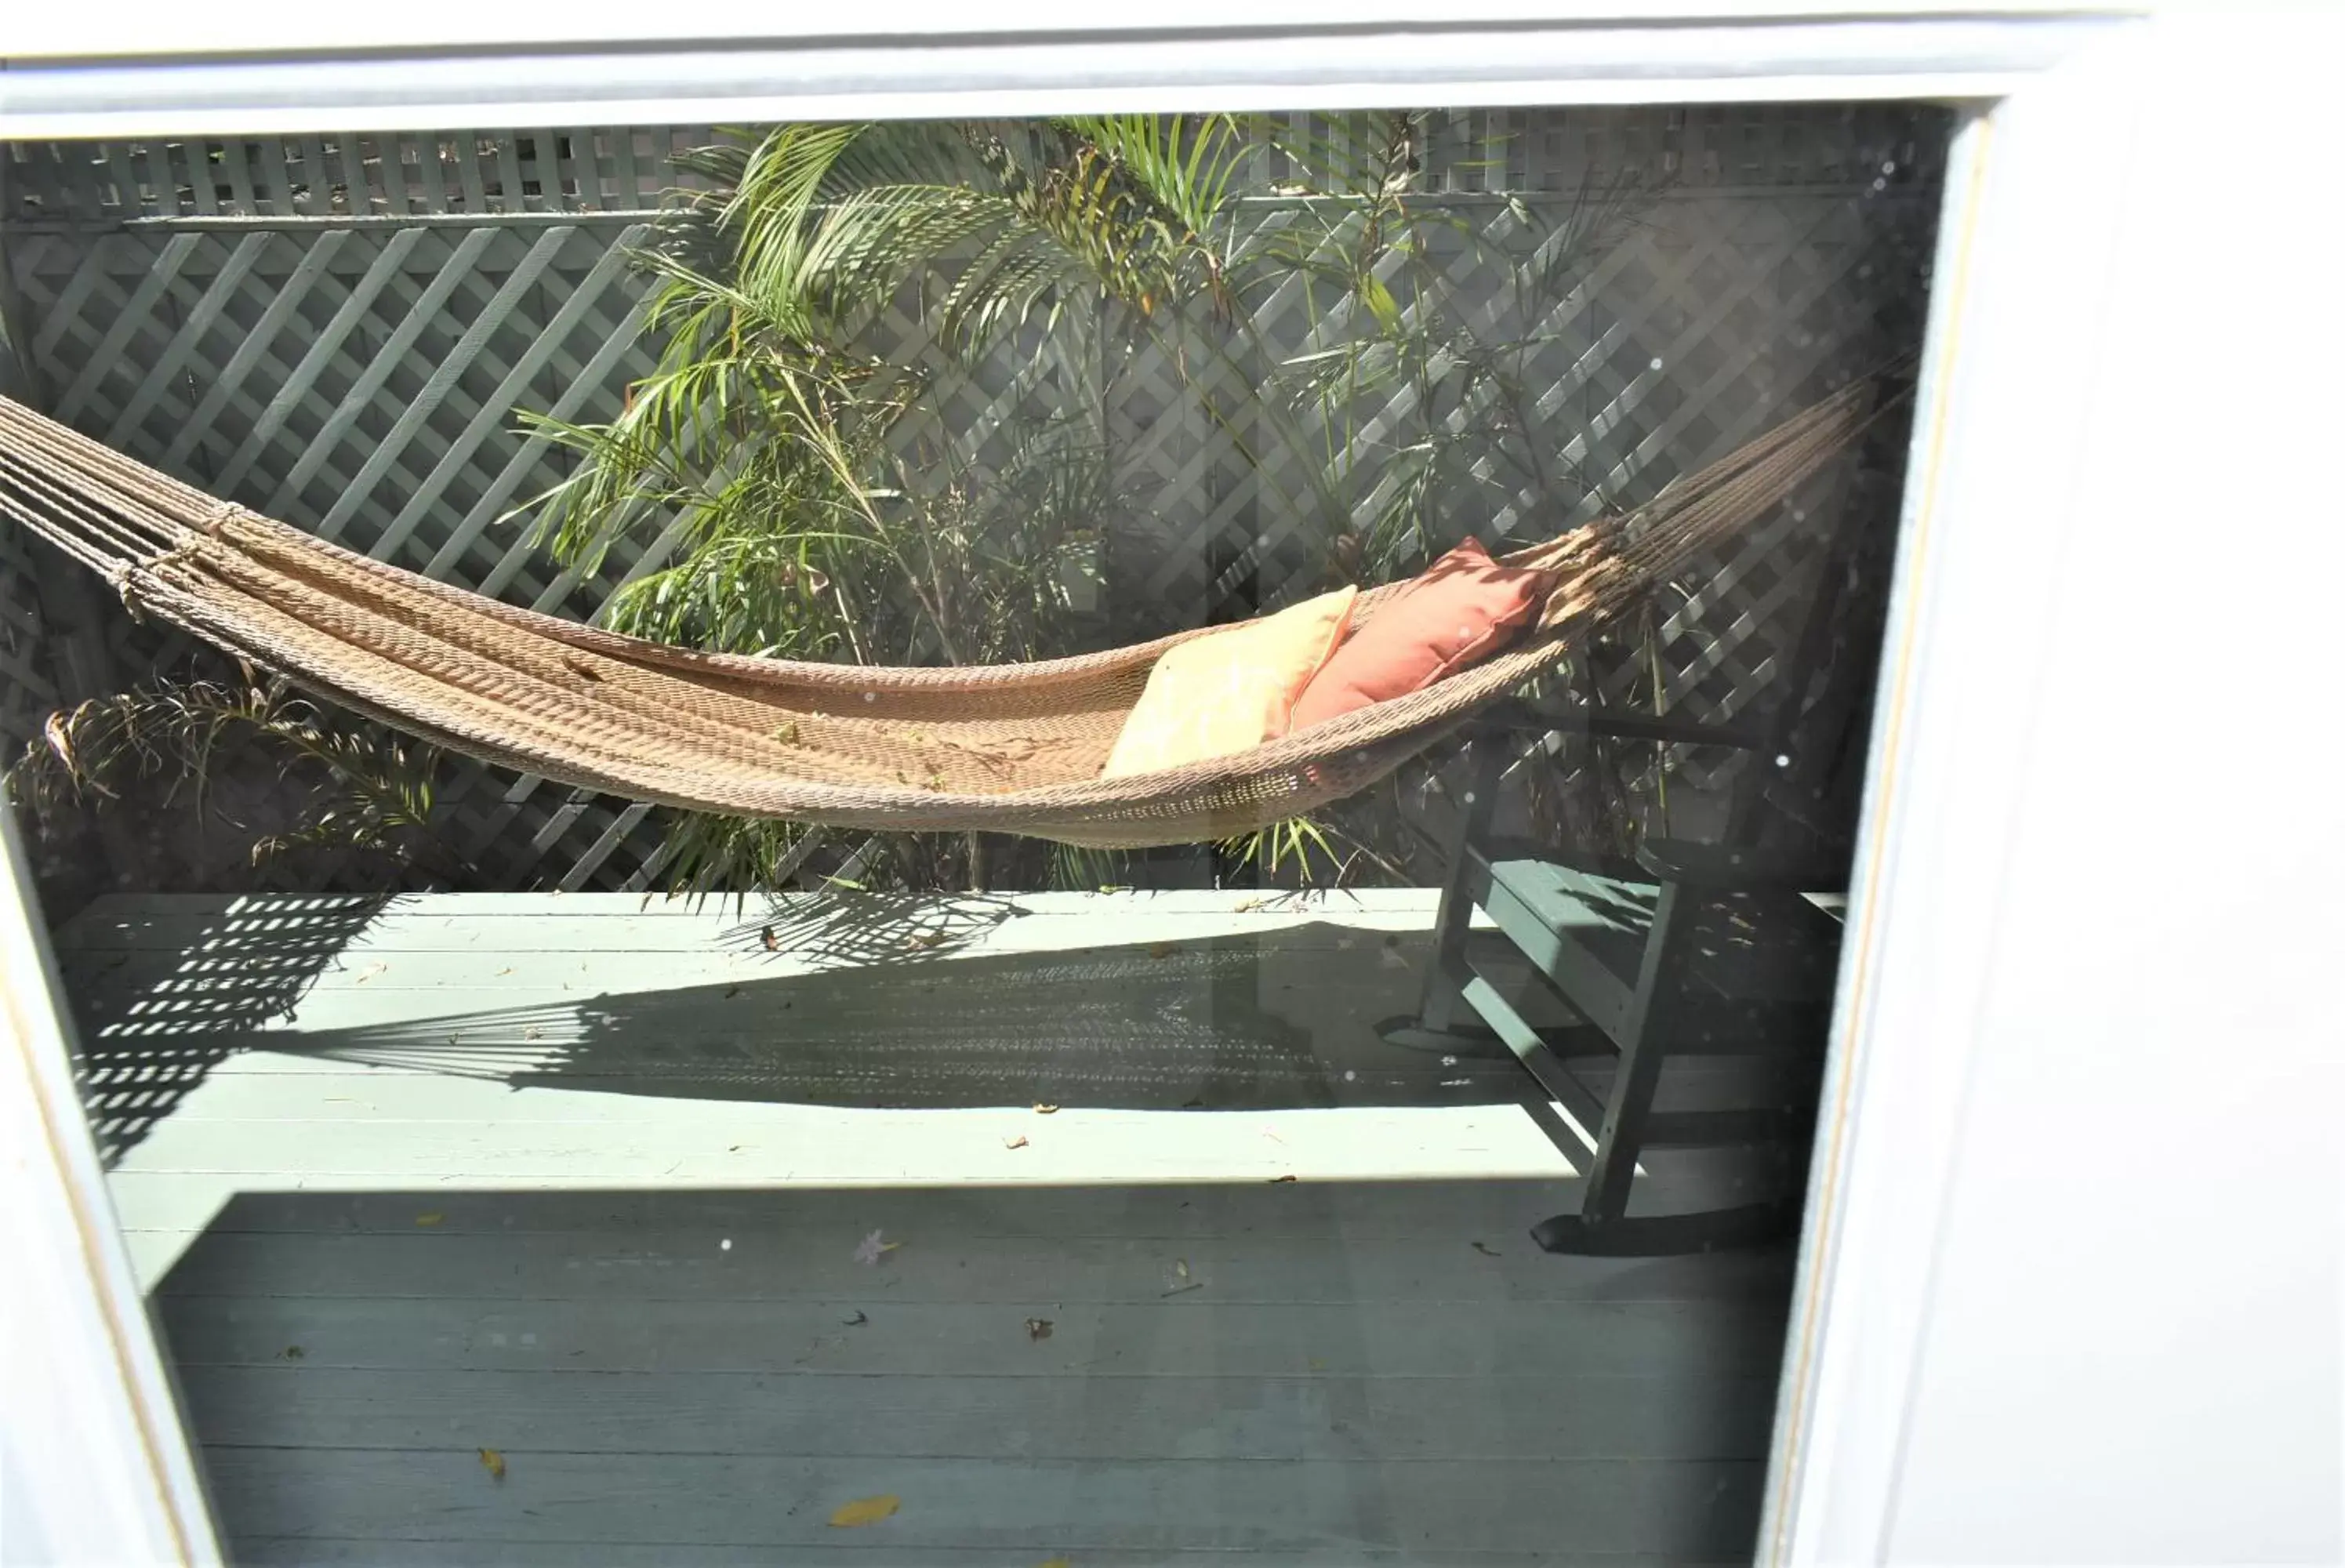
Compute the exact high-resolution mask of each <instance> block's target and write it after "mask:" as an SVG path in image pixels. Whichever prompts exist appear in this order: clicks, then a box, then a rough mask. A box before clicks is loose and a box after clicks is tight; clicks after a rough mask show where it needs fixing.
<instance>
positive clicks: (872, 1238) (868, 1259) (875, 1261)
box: [855, 1230, 903, 1269]
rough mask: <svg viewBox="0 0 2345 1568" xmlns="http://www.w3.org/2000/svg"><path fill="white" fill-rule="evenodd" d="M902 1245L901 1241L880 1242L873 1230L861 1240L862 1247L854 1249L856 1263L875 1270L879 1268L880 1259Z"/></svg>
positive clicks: (877, 1234) (876, 1232) (877, 1233)
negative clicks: (869, 1266)
mask: <svg viewBox="0 0 2345 1568" xmlns="http://www.w3.org/2000/svg"><path fill="white" fill-rule="evenodd" d="M902 1245H903V1243H902V1242H901V1241H887V1240H882V1239H880V1236H879V1232H878V1231H877V1230H874V1231H873V1232H872V1233H871V1234H870V1235H868V1236H866V1237H865V1238H864V1239H863V1242H862V1245H860V1246H858V1247H857V1248H856V1249H855V1260H856V1261H857V1262H858V1263H868V1264H870V1265H871V1266H872V1267H873V1268H875V1269H876V1268H878V1266H879V1259H882V1258H885V1257H886V1256H887V1255H888V1253H890V1252H893V1251H894V1250H895V1249H897V1248H898V1247H901V1246H902Z"/></svg>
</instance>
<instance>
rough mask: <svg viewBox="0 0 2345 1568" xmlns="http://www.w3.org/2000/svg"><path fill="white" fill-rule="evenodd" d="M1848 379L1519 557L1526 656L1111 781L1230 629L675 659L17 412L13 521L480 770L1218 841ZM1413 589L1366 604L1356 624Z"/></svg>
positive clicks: (11, 431) (1738, 502)
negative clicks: (1121, 640)
mask: <svg viewBox="0 0 2345 1568" xmlns="http://www.w3.org/2000/svg"><path fill="white" fill-rule="evenodd" d="M1878 390H1879V382H1878V381H1876V380H1872V379H1866V380H1859V381H1856V382H1853V383H1852V384H1851V385H1850V386H1848V387H1846V388H1844V389H1842V390H1841V391H1839V392H1837V393H1834V394H1833V395H1832V396H1831V397H1829V398H1827V399H1825V400H1823V401H1822V402H1820V403H1818V404H1816V405H1814V406H1813V407H1812V408H1810V409H1808V410H1804V411H1803V412H1802V413H1799V414H1797V415H1794V416H1793V417H1792V418H1791V419H1789V420H1785V421H1784V422H1783V423H1782V424H1781V425H1779V426H1777V427H1775V428H1774V429H1773V430H1769V431H1768V432H1766V433H1765V434H1764V435H1761V436H1760V437H1759V438H1758V439H1756V440H1752V441H1751V443H1750V444H1748V445H1747V446H1744V447H1742V448H1741V449H1739V450H1736V451H1734V452H1732V453H1731V454H1729V455H1728V456H1727V457H1725V458H1722V459H1721V460H1718V461H1717V462H1715V463H1712V464H1711V466H1710V467H1708V468H1706V469H1703V470H1701V471H1700V472H1699V473H1697V474H1694V475H1692V476H1690V477H1688V478H1686V479H1683V480H1680V481H1678V482H1677V483H1675V484H1672V485H1670V487H1669V488H1668V489H1666V490H1664V491H1662V492H1661V494H1660V496H1659V497H1658V498H1656V499H1655V500H1654V501H1652V502H1651V503H1650V504H1649V505H1647V506H1645V507H1643V508H1641V509H1639V511H1634V512H1631V513H1629V514H1627V515H1625V516H1620V517H1612V518H1606V519H1601V520H1599V521H1596V522H1594V523H1591V524H1589V525H1588V526H1586V527H1584V528H1580V529H1578V530H1575V531H1571V532H1569V533H1567V534H1564V535H1563V536H1561V537H1560V538H1558V539H1555V540H1552V541H1548V543H1545V544H1540V545H1535V546H1533V547H1531V548H1529V549H1528V550H1522V551H1516V552H1515V553H1513V554H1511V555H1508V556H1506V557H1504V558H1503V559H1504V560H1505V561H1507V562H1508V564H1511V565H1518V566H1538V567H1544V568H1547V569H1549V570H1551V571H1553V572H1555V573H1556V586H1555V588H1554V590H1553V592H1551V594H1550V595H1549V597H1548V601H1547V603H1546V605H1545V607H1544V609H1543V611H1542V612H1541V613H1540V614H1539V616H1538V619H1537V622H1536V623H1535V625H1534V627H1533V629H1532V630H1531V632H1529V633H1528V635H1527V636H1526V637H1525V638H1524V639H1523V640H1522V641H1521V642H1518V644H1517V645H1516V646H1515V647H1514V648H1513V649H1511V650H1510V651H1508V652H1504V653H1501V654H1500V655H1498V656H1497V657H1496V658H1494V659H1491V660H1489V661H1487V663H1481V664H1477V665H1475V666H1473V667H1471V668H1469V669H1467V670H1465V671H1462V672H1460V673H1457V674H1455V675H1452V676H1450V677H1448V678H1447V679H1446V680H1443V681H1440V682H1438V683H1436V684H1434V685H1433V686H1430V687H1428V688H1426V690H1424V691H1421V692H1416V693H1412V694H1410V695H1407V696H1404V697H1398V698H1395V699H1393V700H1392V701H1390V702H1386V703H1376V704H1374V705H1372V706H1369V707H1365V708H1361V709H1358V710H1355V711H1354V712H1352V713H1346V714H1345V715H1343V716H1342V717H1340V718H1335V719H1331V720H1329V721H1328V722H1326V723H1323V724H1317V725H1314V726H1313V727H1311V728H1310V729H1307V730H1302V731H1298V732H1296V733H1291V734H1289V735H1286V736H1285V737H1284V738H1282V739H1279V740H1276V741H1273V742H1271V743H1269V744H1264V745H1261V746H1258V747H1255V748H1254V749H1252V750H1250V751H1246V752H1242V753H1238V754H1233V755H1230V756H1223V757H1216V758H1213V759H1212V760H1210V761H1206V762H1201V763H1195V764H1189V765H1187V766H1183V767H1178V768H1171V769H1167V770H1164V771H1162V772H1159V773H1152V774H1135V775H1132V776H1127V777H1122V778H1115V779H1101V778H1099V777H1098V776H1097V775H1098V774H1099V771H1100V768H1101V765H1102V764H1103V763H1104V762H1105V760H1106V758H1107V754H1108V750H1109V748H1110V747H1111V746H1112V745H1113V744H1114V743H1115V738H1116V735H1117V734H1118V733H1119V732H1120V731H1121V730H1122V726H1123V721H1124V717H1125V715H1126V714H1127V713H1130V712H1131V710H1132V705H1133V703H1136V702H1137V701H1138V700H1139V697H1140V693H1141V689H1142V686H1144V685H1145V684H1146V683H1147V680H1148V672H1149V668H1150V666H1151V665H1152V664H1153V663H1155V661H1156V659H1157V657H1158V656H1159V655H1160V654H1162V652H1164V651H1165V650H1166V649H1167V648H1170V647H1172V646H1173V644H1174V643H1175V642H1181V641H1183V640H1184V639H1186V638H1189V637H1194V636H1200V635H1203V634H1204V633H1205V632H1209V631H1211V630H1213V629H1212V628H1203V629H1201V630H1199V631H1194V632H1181V633H1178V634H1176V635H1174V636H1171V637H1164V638H1160V639H1158V640H1157V641H1155V642H1143V643H1140V644H1138V645H1136V646H1133V647H1128V648H1119V649H1114V650H1111V651H1109V652H1101V653H1089V654H1084V655H1081V656H1080V657H1076V658H1070V659H1053V660H1049V661H1045V662H1042V663H1027V664H1001V665H989V666H979V667H970V668H902V669H897V668H881V667H878V666H871V665H855V664H818V663H797V662H794V661H787V660H778V659H759V658H751V657H746V656H744V655H738V654H726V653H708V652H695V651H693V650H690V649H685V648H675V647H669V646H666V645H665V644H662V643H657V642H644V641H641V640H639V639H636V638H632V637H623V636H619V635H617V634H615V633H613V632H604V631H600V630H597V629H595V628H594V627H591V626H584V625H580V624H578V623H577V622H569V621H563V620H559V619H557V618H555V617H553V616H549V615H543V614H539V613H537V612H533V611H529V610H523V609H519V608H516V607H515V606H513V605H509V604H504V603H502V602H498V601H496V600H494V599H489V598H485V597H483V596H482V595H480V594H477V593H472V592H465V591H463V590H462V589H458V588H453V587H451V586H449V585H448V584H445V583H442V582H432V581H431V580H429V579H427V578H423V577H419V576H417V575H416V574H414V573H412V572H405V571H401V569H399V568H397V567H394V566H390V565H387V564H385V563H383V562H381V561H374V560H371V559H369V558H368V557H366V556H362V555H358V554H354V553H352V552H351V551H347V550H343V549H341V548H340V547H339V546H336V545H333V544H330V543H328V542H326V541H322V540H319V539H316V538H313V537H311V536H310V535H308V534H305V533H302V532H301V531H299V530H297V529H293V528H289V527H287V526H286V525H285V524H283V523H280V522H276V521H271V520H269V519H268V518H265V517H262V516H260V515H259V514H258V513H255V512H251V511H246V510H245V509H244V508H242V507H239V506H236V505H233V504H231V503H229V502H226V501H218V500H216V499H214V498H213V497H211V496H209V495H207V494H205V493H204V492H203V491H198V490H195V489H193V488H191V487H190V486H188V485H186V484H182V483H181V482H179V481H178V480H175V479H172V478H171V477H169V476H168V475H167V474H164V473H160V472H158V471H157V470H154V469H151V468H147V467H146V466H145V465H143V464H140V463H137V462H135V461H133V460H130V459H128V458H126V457H124V456H122V455H120V454H119V453H117V452H115V451H112V450H108V449H107V448H106V447H105V446H103V445H101V444H99V443H98V442H96V441H94V440H90V439H89V438H87V437H86V436H83V435H81V434H79V433H77V432H76V431H74V430H70V429H68V428H67V427H66V426H64V425H61V424H58V423H56V421H54V420H49V419H46V418H45V417H43V416H42V415H39V414H36V413H35V412H34V411H33V410H30V409H27V408H25V407H24V406H23V405H21V404H18V403H15V402H14V401H11V400H8V399H5V398H0V511H5V512H8V513H11V514H13V515H15V516H16V517H17V518H19V519H21V520H22V521H24V522H25V524H27V525H28V526H29V527H31V528H32V530H33V531H35V532H36V533H38V534H40V535H41V536H42V537H44V538H46V539H47V540H48V541H50V542H51V543H53V544H55V545H56V546H57V547H58V548H59V549H61V550H63V551H66V553H67V554H69V555H71V556H73V557H75V558H76V560H78V561H83V562H84V563H86V564H87V565H88V566H90V567H92V568H94V569H95V570H96V571H97V572H101V573H103V574H104V575H105V577H106V578H107V581H108V582H110V583H112V584H113V586H114V588H115V589H116V591H117V592H119V593H120V594H121V596H122V598H123V600H124V602H125V603H127V605H128V606H129V607H130V608H131V610H132V611H133V612H134V613H137V614H142V615H147V616H153V617H156V618H157V619H160V620H162V621H164V622H168V623H170V624H173V625H176V626H178V627H179V628H181V629H183V630H185V631H187V632H191V633H193V634H194V635H196V636H198V637H200V638H203V639H204V640H206V641H208V642H214V643H217V644H218V646H220V647H221V648H223V649H226V650H227V651H228V652H231V653H233V654H236V655H238V656H239V657H240V658H243V659H245V660H247V661H249V662H250V663H253V664H256V665H258V666H259V667H261V668H264V669H268V670H271V671H275V672H278V673H282V674H284V675H286V676H288V677H289V678H290V679H291V680H292V681H293V682H294V683H297V684H299V685H301V686H303V687H305V688H308V689H310V690H311V691H313V692H315V693H318V694H319V695H320V696H323V697H325V698H328V699H330V700H331V701H332V702H335V703H340V704H341V705H342V706H344V707H347V708H350V709H352V710H354V711H355V712H357V713H362V714H365V715H367V716H368V717H371V718H373V719H377V720H380V721H381V722H382V723H387V724H390V725H392V726H393V727H395V728H397V729H400V730H403V731H406V732H407V733H411V734H414V735H418V736H421V737H422V738H424V739H426V740H429V741H431V742H434V743H436V744H441V745H443V746H446V747H448V748H450V749H451V750H453V751H457V752H461V753H463V754H468V755H471V756H474V757H478V758H480V759H482V761H485V762H490V763H494V764H500V765H502V766H504V767H509V768H513V769H516V770H518V771H520V772H523V773H526V774H539V775H541V776H543V777H545V778H549V779H553V780H556V781H558V782H560V783H563V784H574V785H581V786H584V787H585V788H589V789H594V790H602V791H607V792H609V793H612V794H620V795H624V796H629V797H632V798H634V799H636V800H643V801H651V802H655V803H658V804H665V805H675V806H684V807H688V808H692V809H695V810H701V811H712V812H722V813H727V814H738V815H748V816H770V817H788V818H793V819H796V820H798V821H803V822H809V823H823V824H833V825H838V826H851V827H866V828H882V829H894V830H904V831H913V832H923V833H928V832H948V831H952V832H965V831H982V832H987V833H1009V834H1023V835H1030V836H1033V837H1039V838H1049V839H1056V840H1059V841H1060V842H1061V843H1066V844H1072V845H1083V846H1086V847H1093V848H1137V847H1143V846H1147V845H1163V844H1189V843H1196V842H1199V841H1203V840H1211V839H1218V838H1225V837H1228V836H1231V835H1235V834H1239V833H1244V832H1247V831H1249V830H1252V829H1254V828H1257V827H1262V826H1265V825H1267V824H1271V823H1274V822H1277V821H1280V820H1282V819H1284V818H1286V817H1290V816H1294V815H1295V814H1299V813H1303V812H1307V811H1310V810H1311V809H1313V808H1314V807H1315V806H1318V805H1321V804H1325V802H1328V801H1331V800H1335V799H1339V798H1341V797H1342V796H1345V795H1347V794H1352V793H1354V792H1355V791H1357V790H1360V789H1362V788H1365V786H1367V785H1368V784H1373V783H1375V782H1376V780H1377V779H1379V778H1381V777H1383V776H1384V775H1385V774H1387V773H1389V772H1390V771H1391V770H1392V769H1393V768H1395V767H1396V766H1397V765H1399V764H1401V763H1402V762H1403V761H1405V760H1406V759H1407V758H1408V757H1409V756H1411V755H1413V754H1416V753H1417V752H1419V751H1421V750H1423V749H1424V748H1425V747H1426V746H1427V745H1430V744H1432V743H1433V742H1435V741H1436V740H1437V739H1439V738H1440V737H1441V736H1442V735H1443V734H1444V733H1447V732H1448V731H1449V730H1451V729H1452V728H1454V727H1455V726H1456V725H1457V724H1458V723H1460V722H1462V721H1463V720H1464V719H1466V718H1467V716H1468V715H1470V714H1471V713H1473V712H1474V711H1475V710H1476V709H1477V708H1478V707H1480V706H1482V705H1483V704H1485V703H1488V702H1490V701H1492V700H1494V699H1496V698H1497V697H1499V696H1501V695H1503V694H1505V693H1507V692H1508V691H1509V690H1511V689H1512V688H1514V687H1517V686H1519V685H1520V684H1522V683H1524V682H1525V681H1526V680H1528V679H1529V678H1530V677H1532V676H1534V675H1537V674H1538V673H1540V672H1541V671H1544V670H1546V669H1548V668H1549V667H1550V666H1552V665H1554V664H1555V663H1558V661H1559V660H1561V659H1562V658H1564V656H1565V655H1566V654H1567V653H1568V652H1569V650H1570V649H1571V648H1572V647H1573V646H1574V645H1575V643H1577V642H1579V641H1580V640H1581V639H1583V638H1584V637H1585V635H1586V633H1587V632H1589V630H1590V629H1592V628H1594V627H1596V626H1599V625H1600V624H1602V623H1603V622H1607V621H1608V620H1610V619H1612V618H1613V617H1615V616H1618V615H1619V614H1620V613H1621V612H1623V611H1624V610H1626V609H1628V608H1629V607H1630V606H1631V605H1633V604H1635V603H1637V602H1639V600H1640V598H1641V597H1642V595H1643V594H1644V593H1645V592H1647V591H1648V590H1649V589H1650V588H1651V587H1653V586H1654V585H1656V584H1658V583H1660V582H1662V581H1664V580H1666V579H1668V578H1670V577H1671V576H1672V575H1674V574H1677V573H1679V572H1682V571H1683V570H1684V569H1685V568H1686V567H1687V566H1688V565H1689V564H1690V562H1691V561H1693V559H1694V558H1695V557H1696V556H1698V555H1699V554H1700V552H1701V551H1704V550H1705V549H1707V548H1709V547H1711V546H1712V545H1714V544H1717V543H1718V542H1720V541H1721V540H1722V539H1724V538H1725V537H1726V536H1727V535H1729V534H1730V533H1731V532H1733V531H1735V530H1737V529H1738V528H1740V527H1741V526H1743V525H1744V524H1746V523H1748V522H1750V521H1751V520H1753V519H1755V518H1757V517H1759V516H1761V515H1763V514H1764V513H1765V512H1767V511H1770V510H1771V509H1772V508H1773V507H1774V506H1775V505H1776V504H1778V503H1779V502H1781V501H1782V500H1783V499H1784V498H1785V497H1786V496H1787V495H1789V494H1790V493H1791V491H1792V490H1793V489H1794V488H1796V487H1797V486H1798V485H1799V484H1800V483H1801V482H1802V481H1804V480H1805V479H1807V478H1808V477H1809V476H1810V475H1812V474H1813V473H1814V472H1815V471H1816V470H1818V469H1820V468H1821V467H1822V465H1823V464H1824V462H1825V461H1826V460H1829V459H1830V458H1831V457H1832V454H1833V453H1835V452H1836V451H1838V450H1841V449H1842V448H1843V447H1844V446H1845V445H1847V444H1848V442H1849V441H1851V440H1853V438H1854V437H1855V435H1856V434H1857V432H1858V431H1859V430H1862V429H1863V427H1864V425H1865V424H1866V423H1867V422H1868V421H1869V419H1870V417H1871V414H1872V411H1873V405H1874V403H1875V400H1876V393H1877V392H1878ZM1401 586H1402V585H1400V584H1393V585H1388V586H1386V587H1383V588H1378V589H1374V590H1370V591H1368V592H1363V593H1362V594H1361V595H1360V597H1359V600H1358V602H1357V607H1356V609H1355V616H1354V622H1355V625H1357V624H1364V623H1365V622H1367V621H1368V620H1369V619H1370V618H1372V617H1373V616H1374V615H1375V614H1376V609H1377V607H1378V605H1379V604H1381V603H1384V602H1387V601H1388V600H1389V599H1390V597H1391V595H1392V594H1394V593H1395V592H1398V590H1399V588H1400V587H1401Z"/></svg>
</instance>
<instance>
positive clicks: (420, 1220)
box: [415, 1209, 448, 1225]
mask: <svg viewBox="0 0 2345 1568" xmlns="http://www.w3.org/2000/svg"><path fill="white" fill-rule="evenodd" d="M447 1218H448V1217H447V1216H446V1215H444V1214H442V1213H441V1212H440V1211H439V1210H438V1209H433V1210H432V1211H431V1213H429V1214H419V1215H417V1216H416V1217H415V1223H417V1224H418V1225H437V1224H439V1223H440V1222H441V1221H442V1220H443V1219H447Z"/></svg>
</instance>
